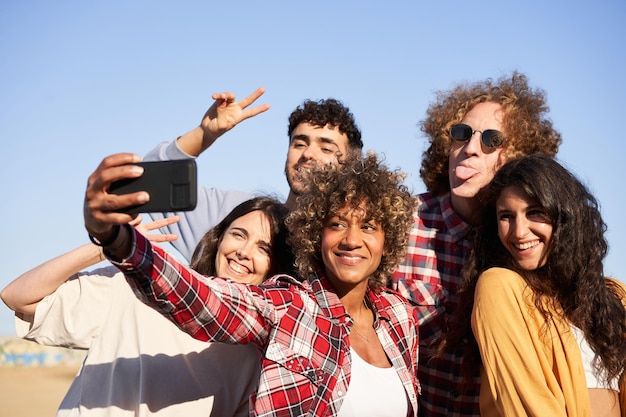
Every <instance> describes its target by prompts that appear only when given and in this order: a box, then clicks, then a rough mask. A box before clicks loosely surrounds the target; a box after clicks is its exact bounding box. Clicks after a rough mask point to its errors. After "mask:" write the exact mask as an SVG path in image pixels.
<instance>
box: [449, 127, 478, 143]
mask: <svg viewBox="0 0 626 417" xmlns="http://www.w3.org/2000/svg"><path fill="white" fill-rule="evenodd" d="M472 133H473V131H472V128H471V127H469V126H468V125H464V124H458V125H452V127H451V128H450V137H451V138H452V139H454V140H460V141H463V142H465V141H467V140H470V139H471V137H472Z"/></svg>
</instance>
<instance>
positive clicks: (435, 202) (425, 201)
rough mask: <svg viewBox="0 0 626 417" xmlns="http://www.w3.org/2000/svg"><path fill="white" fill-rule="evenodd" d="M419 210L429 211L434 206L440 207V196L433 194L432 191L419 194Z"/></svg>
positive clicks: (417, 198)
mask: <svg viewBox="0 0 626 417" xmlns="http://www.w3.org/2000/svg"><path fill="white" fill-rule="evenodd" d="M416 201H417V211H418V212H422V211H429V210H432V208H433V207H439V198H437V197H435V196H433V195H431V194H430V193H422V194H418V195H417V197H416Z"/></svg>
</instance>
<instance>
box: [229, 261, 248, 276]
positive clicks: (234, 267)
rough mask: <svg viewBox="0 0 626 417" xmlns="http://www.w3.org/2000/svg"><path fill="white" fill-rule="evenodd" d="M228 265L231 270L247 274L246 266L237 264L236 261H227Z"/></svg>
mask: <svg viewBox="0 0 626 417" xmlns="http://www.w3.org/2000/svg"><path fill="white" fill-rule="evenodd" d="M228 264H229V265H230V269H232V270H233V271H235V272H237V273H239V274H247V273H248V270H247V268H244V267H243V266H242V265H240V264H238V263H237V262H233V261H230V262H229V263H228Z"/></svg>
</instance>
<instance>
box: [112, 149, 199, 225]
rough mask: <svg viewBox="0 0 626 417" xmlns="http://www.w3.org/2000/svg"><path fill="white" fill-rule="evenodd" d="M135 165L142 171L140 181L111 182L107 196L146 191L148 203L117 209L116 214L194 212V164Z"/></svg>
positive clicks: (189, 160)
mask: <svg viewBox="0 0 626 417" xmlns="http://www.w3.org/2000/svg"><path fill="white" fill-rule="evenodd" d="M135 165H140V166H142V167H143V168H144V172H143V174H142V175H141V177H139V178H128V179H123V180H120V181H115V182H113V183H112V184H111V186H110V187H109V193H111V194H118V195H121V194H130V193H135V192H138V191H147V192H148V194H150V201H148V202H147V203H145V204H141V205H137V206H131V207H126V208H124V209H120V210H119V211H120V212H123V213H156V212H172V211H189V210H193V209H194V208H196V203H197V195H198V186H197V184H196V181H197V180H196V178H197V169H196V161H195V160H193V159H180V160H172V161H155V162H138V163H137V164H135Z"/></svg>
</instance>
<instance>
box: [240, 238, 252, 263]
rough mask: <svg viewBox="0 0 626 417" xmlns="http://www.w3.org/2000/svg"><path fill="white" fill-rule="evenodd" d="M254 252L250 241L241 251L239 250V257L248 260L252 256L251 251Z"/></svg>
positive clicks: (242, 246)
mask: <svg viewBox="0 0 626 417" xmlns="http://www.w3.org/2000/svg"><path fill="white" fill-rule="evenodd" d="M251 250H252V242H250V241H248V242H246V243H244V244H242V245H241V246H240V247H239V249H237V252H236V254H237V257H238V258H240V259H248V257H249V256H250V251H251Z"/></svg>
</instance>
